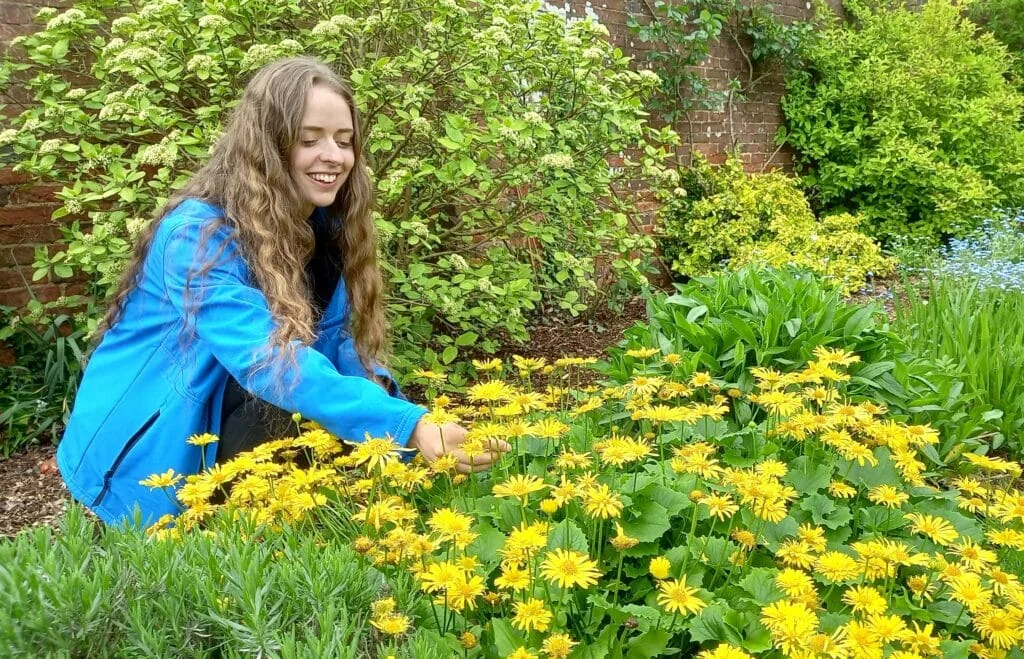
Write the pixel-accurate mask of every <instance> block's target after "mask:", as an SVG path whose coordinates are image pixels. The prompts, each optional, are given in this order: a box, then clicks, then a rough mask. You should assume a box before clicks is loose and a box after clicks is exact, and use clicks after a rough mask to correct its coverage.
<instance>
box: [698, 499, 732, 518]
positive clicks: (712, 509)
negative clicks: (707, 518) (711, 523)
mask: <svg viewBox="0 0 1024 659" xmlns="http://www.w3.org/2000/svg"><path fill="white" fill-rule="evenodd" d="M700 503H702V504H704V505H705V506H707V507H708V514H709V515H711V516H712V517H715V518H717V519H719V520H725V519H729V518H730V517H732V515H733V513H735V512H736V511H737V510H739V509H740V507H739V506H737V505H736V502H735V501H733V499H732V497H730V496H729V495H728V494H709V495H708V496H706V497H704V498H702V499H701V500H700Z"/></svg>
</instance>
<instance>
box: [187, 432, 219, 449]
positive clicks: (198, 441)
mask: <svg viewBox="0 0 1024 659" xmlns="http://www.w3.org/2000/svg"><path fill="white" fill-rule="evenodd" d="M216 441H217V435H214V434H211V433H208V432H204V433H200V434H198V435H192V436H191V437H189V438H188V439H186V440H185V443H186V444H191V445H192V446H206V445H207V444H213V443H214V442H216Z"/></svg>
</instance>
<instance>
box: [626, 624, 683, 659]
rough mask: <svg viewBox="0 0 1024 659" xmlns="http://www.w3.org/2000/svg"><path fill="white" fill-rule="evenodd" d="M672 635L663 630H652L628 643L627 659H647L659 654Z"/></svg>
mask: <svg viewBox="0 0 1024 659" xmlns="http://www.w3.org/2000/svg"><path fill="white" fill-rule="evenodd" d="M670 638H672V635H671V634H669V633H668V632H667V631H665V630H664V629H652V630H650V631H647V632H644V633H643V634H641V635H640V636H638V637H636V638H634V639H631V640H630V641H629V651H628V652H626V658H627V659H647V658H648V657H656V656H658V655H659V654H661V652H662V650H664V649H665V646H666V645H668V641H669V639H670Z"/></svg>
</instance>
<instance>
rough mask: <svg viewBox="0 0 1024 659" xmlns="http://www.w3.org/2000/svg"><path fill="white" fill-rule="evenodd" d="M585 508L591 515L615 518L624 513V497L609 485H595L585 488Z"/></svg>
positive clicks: (599, 517) (600, 517)
mask: <svg viewBox="0 0 1024 659" xmlns="http://www.w3.org/2000/svg"><path fill="white" fill-rule="evenodd" d="M583 508H584V509H585V510H586V511H587V514H588V515H590V516H591V517H596V518H598V519H609V518H615V517H618V516H619V515H621V514H622V499H621V498H619V495H618V494H616V493H615V492H612V490H611V488H609V487H608V486H607V485H604V484H601V485H595V486H593V487H588V488H586V489H584V490H583Z"/></svg>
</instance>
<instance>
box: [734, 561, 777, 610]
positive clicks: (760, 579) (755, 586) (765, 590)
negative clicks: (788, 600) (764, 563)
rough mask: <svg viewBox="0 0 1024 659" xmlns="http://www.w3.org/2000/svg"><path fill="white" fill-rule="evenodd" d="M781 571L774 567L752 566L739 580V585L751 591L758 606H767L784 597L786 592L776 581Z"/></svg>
mask: <svg viewBox="0 0 1024 659" xmlns="http://www.w3.org/2000/svg"><path fill="white" fill-rule="evenodd" d="M778 573H779V571H778V570H777V569H775V568H772V567H755V568H751V570H750V573H749V574H748V575H747V576H745V577H743V579H741V580H740V582H739V587H740V588H742V589H743V590H745V591H747V592H748V593H750V598H751V600H752V601H753V602H754V603H755V604H757V605H758V606H767V605H768V604H771V603H772V602H775V601H777V600H780V599H782V598H783V596H784V593H783V592H782V590H781V589H780V588H779V587H778V585H776V583H775V575H777V574H778Z"/></svg>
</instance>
